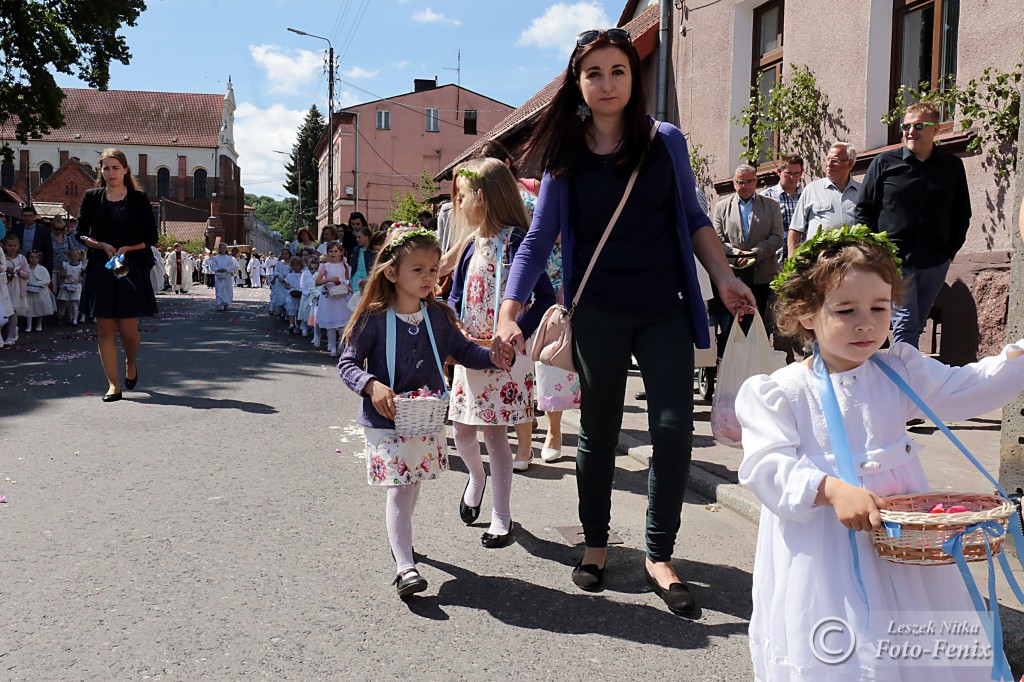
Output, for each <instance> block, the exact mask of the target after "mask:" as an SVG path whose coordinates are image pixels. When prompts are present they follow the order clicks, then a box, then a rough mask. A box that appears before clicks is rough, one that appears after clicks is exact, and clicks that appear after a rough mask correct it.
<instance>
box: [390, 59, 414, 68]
mask: <svg viewBox="0 0 1024 682" xmlns="http://www.w3.org/2000/svg"><path fill="white" fill-rule="evenodd" d="M410 66H412V62H410V61H409V60H408V59H402V60H400V61H397V62H391V68H393V69H408V68H409V67H410Z"/></svg>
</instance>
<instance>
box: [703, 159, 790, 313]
mask: <svg viewBox="0 0 1024 682" xmlns="http://www.w3.org/2000/svg"><path fill="white" fill-rule="evenodd" d="M732 184H733V187H735V188H736V194H734V195H732V196H731V197H726V198H725V199H722V200H720V201H719V202H718V203H717V204H715V214H714V216H713V217H712V220H711V222H712V223H713V224H714V226H715V232H717V233H718V238H719V239H720V240H722V246H723V248H724V249H725V254H726V255H727V256H736V257H737V258H736V262H735V268H736V270H737V274H739V275H740V276H741V278H742V279H744V280H745V281H746V282H747V283H748V284H749V285H750V288H751V290H752V291H753V292H754V298H756V299H757V308H758V311H759V312H760V313H761V317H765V313H766V312H767V309H768V299H769V295H770V293H771V289H770V287H769V285H770V284H771V281H772V279H773V278H774V277H775V275H776V274H778V272H779V261H778V258H776V255H775V253H776V251H778V249H779V248H780V247H781V246H782V241H783V232H782V210H781V208H780V207H779V202H777V201H775V200H774V199H772V198H770V197H766V196H763V195H760V194H757V193H756V191H755V190H756V189H757V171H756V170H755V169H754V168H753V167H752V166H747V165H742V166H739V167H738V168H737V169H736V173H735V174H734V175H733V180H732ZM748 268H749V270H752V271H753V272H752V274H751V273H750V271H749V270H748Z"/></svg>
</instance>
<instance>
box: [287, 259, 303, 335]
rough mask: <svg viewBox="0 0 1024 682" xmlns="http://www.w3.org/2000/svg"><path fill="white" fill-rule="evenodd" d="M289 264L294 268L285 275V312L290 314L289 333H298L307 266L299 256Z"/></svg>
mask: <svg viewBox="0 0 1024 682" xmlns="http://www.w3.org/2000/svg"><path fill="white" fill-rule="evenodd" d="M289 265H290V266H291V269H292V270H291V272H289V273H288V274H287V275H285V276H284V289H285V291H286V292H288V295H287V297H286V298H285V299H284V312H285V315H287V316H288V333H289V334H298V333H299V324H298V322H296V318H297V317H298V315H299V299H301V298H302V273H303V272H304V271H305V269H306V268H305V265H304V264H303V262H302V259H301V258H299V257H298V256H292V260H291V262H290V263H289Z"/></svg>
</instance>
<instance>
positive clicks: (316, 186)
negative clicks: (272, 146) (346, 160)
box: [250, 104, 327, 230]
mask: <svg viewBox="0 0 1024 682" xmlns="http://www.w3.org/2000/svg"><path fill="white" fill-rule="evenodd" d="M326 130H327V125H326V124H325V123H324V117H323V116H321V115H320V110H319V109H317V108H316V105H315V104H314V105H313V106H311V107H310V108H309V112H307V113H306V119H305V120H304V121H303V122H302V126H301V127H300V128H299V132H298V136H297V138H296V140H295V146H294V147H292V155H291V160H290V161H289V162H288V163H287V164H285V167H284V169H285V172H286V173H287V176H286V180H285V183H284V188H285V190H286V191H287V192H288V193H289V194H294V195H295V196H297V197H300V198H301V199H302V206H301V210H300V211H299V220H300V221H301V223H302V225H304V226H306V227H309V226H310V225H315V224H316V209H317V206H319V205H320V203H319V202H320V182H319V173H320V171H319V168H318V166H317V160H316V157H315V156H313V150H314V149H316V146H317V144H318V143H319V142H320V139H321V138H322V137H323V136H324V132H326ZM300 177H301V178H302V182H301V187H300V183H299V178H300ZM250 205H251V204H250ZM297 229H298V228H297V227H296V228H293V230H297Z"/></svg>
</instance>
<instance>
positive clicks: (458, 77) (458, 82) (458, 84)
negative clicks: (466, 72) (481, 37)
mask: <svg viewBox="0 0 1024 682" xmlns="http://www.w3.org/2000/svg"><path fill="white" fill-rule="evenodd" d="M444 70H445V71H454V72H455V120H456V121H458V120H459V102H460V101H461V100H460V99H459V95H460V94H461V93H462V50H459V56H458V61H456V62H455V68H454V69H453V68H452V67H450V66H445V67H444Z"/></svg>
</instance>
